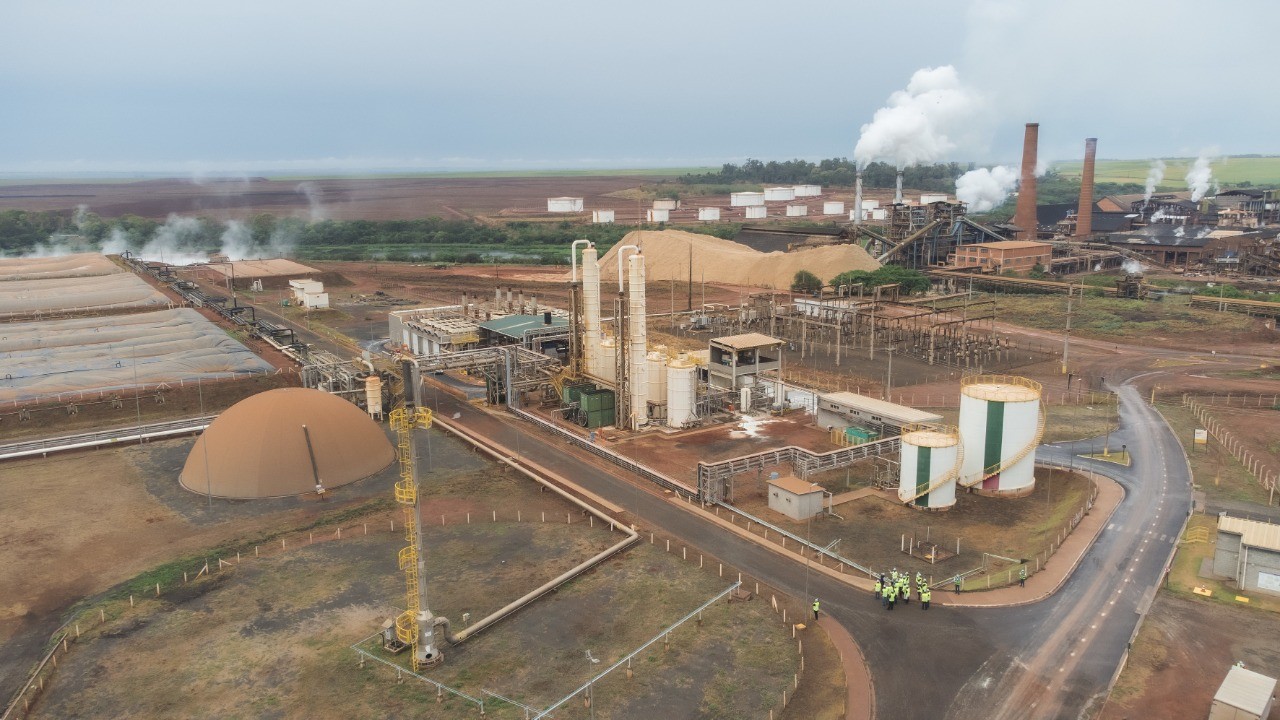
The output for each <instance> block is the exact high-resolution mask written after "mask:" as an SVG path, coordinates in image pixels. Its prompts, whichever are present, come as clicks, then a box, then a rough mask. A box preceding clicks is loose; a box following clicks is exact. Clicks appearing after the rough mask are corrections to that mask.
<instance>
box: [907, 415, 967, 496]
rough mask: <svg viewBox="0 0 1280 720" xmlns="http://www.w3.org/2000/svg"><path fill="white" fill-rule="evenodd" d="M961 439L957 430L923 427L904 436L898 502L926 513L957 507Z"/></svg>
mask: <svg viewBox="0 0 1280 720" xmlns="http://www.w3.org/2000/svg"><path fill="white" fill-rule="evenodd" d="M959 459H960V438H959V436H958V435H957V433H956V430H955V428H937V429H933V428H923V429H919V430H911V431H908V432H906V433H903V435H902V457H901V463H900V464H899V469H900V472H901V474H900V476H899V478H898V499H899V500H901V501H902V502H905V503H911V504H912V505H913V506H915V507H918V508H922V509H926V510H947V509H950V508H951V506H953V505H955V504H956V478H957V472H956V471H957V468H956V466H957V464H958V461H959Z"/></svg>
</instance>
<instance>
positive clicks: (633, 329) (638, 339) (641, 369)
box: [627, 252, 649, 430]
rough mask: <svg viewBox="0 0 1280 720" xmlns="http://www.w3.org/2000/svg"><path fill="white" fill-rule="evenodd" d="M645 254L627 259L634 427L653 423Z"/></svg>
mask: <svg viewBox="0 0 1280 720" xmlns="http://www.w3.org/2000/svg"><path fill="white" fill-rule="evenodd" d="M644 281H645V273H644V255H641V254H640V253H639V252H637V253H636V254H634V255H632V256H631V257H629V258H627V298H628V308H627V310H628V312H627V330H628V333H627V336H628V337H627V342H628V343H630V354H629V355H628V356H627V359H628V361H629V365H630V367H629V369H628V374H629V376H630V377H628V378H627V379H628V381H629V382H630V385H631V388H630V389H631V426H632V428H633V429H636V430H639V429H640V428H641V427H644V425H646V424H647V423H648V422H649V368H648V364H647V363H648V358H649V335H648V331H647V329H646V328H645V324H646V323H645V298H644Z"/></svg>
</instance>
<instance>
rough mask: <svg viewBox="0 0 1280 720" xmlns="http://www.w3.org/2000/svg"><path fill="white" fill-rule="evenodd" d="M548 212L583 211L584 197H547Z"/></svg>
mask: <svg viewBox="0 0 1280 720" xmlns="http://www.w3.org/2000/svg"><path fill="white" fill-rule="evenodd" d="M547 212H582V198H580V197H554V198H547Z"/></svg>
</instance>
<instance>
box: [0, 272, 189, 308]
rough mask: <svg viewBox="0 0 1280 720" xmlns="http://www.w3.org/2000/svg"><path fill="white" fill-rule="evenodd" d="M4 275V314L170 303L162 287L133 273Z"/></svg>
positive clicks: (0, 296)
mask: <svg viewBox="0 0 1280 720" xmlns="http://www.w3.org/2000/svg"><path fill="white" fill-rule="evenodd" d="M0 278H4V279H3V280H2V281H0V317H6V316H13V315H26V314H30V313H38V312H61V311H66V310H75V309H86V310H100V309H104V308H127V307H164V306H167V305H169V304H170V301H169V299H168V298H166V297H165V296H164V295H163V294H161V293H160V291H159V290H156V289H155V288H153V287H151V286H150V285H148V284H147V283H146V282H144V281H143V280H142V279H141V278H139V277H137V276H136V275H132V274H129V273H117V274H111V275H95V276H89V277H49V278H41V279H37V280H12V279H8V278H7V277H5V276H2V275H0Z"/></svg>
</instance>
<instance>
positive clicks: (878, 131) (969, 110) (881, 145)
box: [853, 65, 982, 169]
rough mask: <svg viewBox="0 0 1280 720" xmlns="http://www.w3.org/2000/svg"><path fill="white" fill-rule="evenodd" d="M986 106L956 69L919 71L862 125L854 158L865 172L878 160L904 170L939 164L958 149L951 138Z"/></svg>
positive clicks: (854, 150)
mask: <svg viewBox="0 0 1280 720" xmlns="http://www.w3.org/2000/svg"><path fill="white" fill-rule="evenodd" d="M981 105H982V100H981V98H980V97H979V96H978V94H977V93H975V92H974V91H973V90H971V89H969V88H967V87H965V86H964V85H963V84H962V83H961V82H960V75H959V73H957V72H956V69H955V68H954V67H952V66H951V65H943V66H942V67H937V68H924V69H921V70H917V71H916V72H915V73H914V74H912V75H911V80H910V81H909V82H908V83H907V87H906V89H904V90H898V91H896V92H894V93H893V94H892V95H890V96H889V101H888V102H887V103H886V104H885V106H884V107H882V108H880V109H879V110H876V112H875V115H874V116H873V117H872V118H871V122H869V123H867V124H866V125H863V126H862V130H861V135H860V136H859V137H858V144H857V145H856V146H855V147H854V149H853V158H854V160H855V161H856V162H857V165H858V168H860V169H861V168H865V167H866V166H867V164H868V163H870V162H873V161H876V160H881V161H884V162H890V163H893V165H894V166H895V167H897V168H898V169H902V168H905V167H908V166H911V165H919V164H921V163H931V162H937V161H938V160H941V159H943V157H945V156H946V154H947V153H949V152H951V151H952V150H954V149H955V148H956V143H955V141H953V140H952V137H951V136H952V135H953V134H955V133H956V132H957V131H960V130H961V129H962V123H963V122H964V121H965V120H967V119H969V118H971V117H972V116H973V115H974V114H975V113H976V112H977V111H978V109H979V108H980V107H981Z"/></svg>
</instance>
